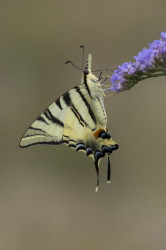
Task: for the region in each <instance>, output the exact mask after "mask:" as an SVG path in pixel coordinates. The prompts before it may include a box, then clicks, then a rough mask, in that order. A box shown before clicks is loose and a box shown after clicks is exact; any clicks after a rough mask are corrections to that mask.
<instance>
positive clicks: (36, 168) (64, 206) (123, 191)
mask: <svg viewBox="0 0 166 250" xmlns="http://www.w3.org/2000/svg"><path fill="white" fill-rule="evenodd" d="M165 11H166V1H164V0H157V1H155V0H151V1H150V0H149V1H148V0H140V1H131V0H126V1H115V0H110V1H106V0H103V1H99V0H96V1H86V0H84V1H79V0H77V1H76V0H71V1H63V0H61V1H51V0H47V1H46V0H45V1H43V0H41V1H32V0H29V1H19V0H15V1H2V0H1V2H0V84H1V91H0V107H1V123H0V124H1V125H0V126H1V129H0V131H1V140H0V152H1V157H0V250H46V249H47V250H53V249H56V250H64V249H69V250H78V249H79V250H84V249H86V250H89V249H90V250H94V249H95V250H99V249H103V250H110V249H113V250H121V249H122V250H125V249H126V250H140V249H141V250H156V249H158V250H165V249H166V238H165V233H166V199H165V197H166V193H165V191H166V182H165V177H166V168H165V166H166V157H165V156H166V115H165V110H166V108H165V107H166V98H165V97H166V94H165V93H166V78H165V77H162V78H156V79H150V80H146V81H144V82H142V83H140V84H138V85H137V86H135V87H134V88H133V89H131V90H130V91H126V92H122V93H120V94H118V95H115V96H113V97H111V98H106V99H105V106H106V110H107V114H108V128H109V129H110V131H111V134H112V137H113V139H114V140H116V141H117V142H118V143H119V145H120V148H119V150H118V151H116V152H114V154H113V155H112V157H111V161H112V184H111V185H107V184H106V160H103V161H102V162H101V169H100V180H101V181H100V191H99V192H98V193H95V192H94V189H95V185H96V173H95V170H94V166H93V162H92V160H91V159H90V158H87V157H86V156H85V155H84V154H82V153H76V152H74V151H73V150H70V149H69V148H67V147H66V146H64V145H61V146H59V147H54V146H34V147H31V148H27V149H20V148H19V147H18V144H19V141H20V138H21V136H22V134H23V133H24V132H25V130H26V129H27V127H28V126H29V125H30V124H31V123H32V121H33V120H34V119H35V118H36V116H37V115H38V114H39V113H40V112H42V111H43V110H44V108H46V107H47V106H48V105H49V104H50V103H51V102H53V101H54V100H55V99H56V98H58V97H59V96H60V95H61V94H63V93H64V92H65V91H67V90H69V89H70V88H72V87H73V86H75V85H76V84H79V83H80V72H79V71H78V70H76V69H75V68H73V67H72V66H71V65H65V64H64V62H65V61H66V60H73V61H74V62H75V63H76V64H77V65H80V64H81V59H82V53H81V52H82V51H81V50H80V48H79V46H80V45H82V44H84V45H85V46H86V54H88V53H89V52H91V53H92V55H93V69H98V68H111V69H115V68H117V66H118V65H120V64H122V63H124V62H126V61H130V60H132V57H133V56H134V55H136V54H137V53H138V52H139V51H140V50H142V49H143V48H144V47H146V46H147V45H148V43H149V42H152V41H153V40H155V39H159V38H160V32H161V31H165V30H166V14H165Z"/></svg>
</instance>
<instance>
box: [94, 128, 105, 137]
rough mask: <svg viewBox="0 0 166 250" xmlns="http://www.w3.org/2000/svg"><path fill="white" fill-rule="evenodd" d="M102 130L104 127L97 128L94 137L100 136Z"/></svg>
mask: <svg viewBox="0 0 166 250" xmlns="http://www.w3.org/2000/svg"><path fill="white" fill-rule="evenodd" d="M101 131H105V130H104V129H102V128H99V129H98V130H96V131H95V132H94V133H93V135H94V137H95V138H96V139H97V138H98V137H99V134H100V133H101Z"/></svg>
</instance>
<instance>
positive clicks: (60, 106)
mask: <svg viewBox="0 0 166 250" xmlns="http://www.w3.org/2000/svg"><path fill="white" fill-rule="evenodd" d="M55 104H56V105H57V106H58V107H59V108H60V109H61V110H62V109H63V108H62V105H61V102H60V98H58V99H57V100H56V101H55Z"/></svg>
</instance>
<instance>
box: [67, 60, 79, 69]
mask: <svg viewBox="0 0 166 250" xmlns="http://www.w3.org/2000/svg"><path fill="white" fill-rule="evenodd" d="M68 63H71V65H73V67H74V68H76V69H79V70H81V71H82V69H81V68H79V67H77V66H76V65H75V64H74V63H73V62H72V61H66V62H65V64H68Z"/></svg>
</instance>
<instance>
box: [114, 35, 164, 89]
mask: <svg viewBox="0 0 166 250" xmlns="http://www.w3.org/2000/svg"><path fill="white" fill-rule="evenodd" d="M134 59H135V62H134V63H132V62H127V63H124V64H122V65H121V66H118V68H117V69H116V70H115V71H114V73H113V75H112V77H111V82H112V86H111V88H110V89H111V91H114V92H120V91H124V90H127V89H130V88H131V87H133V86H134V85H135V84H136V83H137V82H139V81H142V80H144V79H147V78H150V77H157V76H161V75H166V32H161V39H159V40H154V41H153V42H152V43H150V44H149V48H144V49H143V50H142V51H141V52H139V53H138V55H137V56H134Z"/></svg>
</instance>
